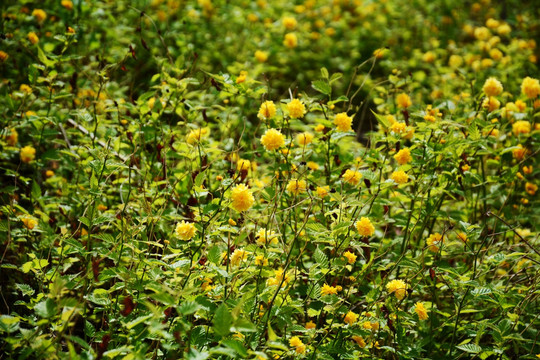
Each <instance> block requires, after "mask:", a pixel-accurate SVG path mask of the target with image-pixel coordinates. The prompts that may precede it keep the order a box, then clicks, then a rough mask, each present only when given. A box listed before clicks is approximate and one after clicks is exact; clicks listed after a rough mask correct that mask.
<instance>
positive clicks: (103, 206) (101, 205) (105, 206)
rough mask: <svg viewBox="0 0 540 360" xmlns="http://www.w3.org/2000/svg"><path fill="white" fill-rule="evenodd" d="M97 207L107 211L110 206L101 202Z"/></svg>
mask: <svg viewBox="0 0 540 360" xmlns="http://www.w3.org/2000/svg"><path fill="white" fill-rule="evenodd" d="M97 209H98V210H99V211H105V210H107V209H108V207H107V205H103V204H99V205H98V206H97Z"/></svg>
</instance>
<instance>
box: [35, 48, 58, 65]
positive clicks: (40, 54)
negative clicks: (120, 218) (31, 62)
mask: <svg viewBox="0 0 540 360" xmlns="http://www.w3.org/2000/svg"><path fill="white" fill-rule="evenodd" d="M37 49H38V59H39V61H41V62H42V63H43V65H45V66H46V67H53V66H54V65H55V64H56V61H54V60H49V59H48V58H47V56H46V55H45V53H44V52H43V50H41V48H40V47H39V46H38V48H37Z"/></svg>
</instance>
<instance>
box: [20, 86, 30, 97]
mask: <svg viewBox="0 0 540 360" xmlns="http://www.w3.org/2000/svg"><path fill="white" fill-rule="evenodd" d="M19 90H20V91H21V92H23V93H25V94H27V95H30V94H31V93H32V88H31V87H30V86H28V85H26V84H22V85H21V86H19Z"/></svg>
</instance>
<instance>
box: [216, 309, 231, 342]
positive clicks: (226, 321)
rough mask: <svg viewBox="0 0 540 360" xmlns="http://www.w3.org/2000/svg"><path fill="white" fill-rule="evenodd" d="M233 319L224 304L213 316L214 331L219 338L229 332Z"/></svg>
mask: <svg viewBox="0 0 540 360" xmlns="http://www.w3.org/2000/svg"><path fill="white" fill-rule="evenodd" d="M232 321H233V317H232V315H231V313H230V311H229V310H228V309H227V306H226V305H225V304H221V305H220V306H219V307H218V308H217V310H216V314H215V316H214V321H213V323H214V331H215V332H216V334H218V335H220V336H226V335H228V334H229V332H230V331H231V324H232Z"/></svg>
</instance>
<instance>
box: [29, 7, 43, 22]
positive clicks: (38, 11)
mask: <svg viewBox="0 0 540 360" xmlns="http://www.w3.org/2000/svg"><path fill="white" fill-rule="evenodd" d="M32 16H33V17H35V18H36V19H37V21H39V22H42V21H43V20H45V19H46V18H47V13H46V12H45V11H43V10H41V9H34V11H32Z"/></svg>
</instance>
